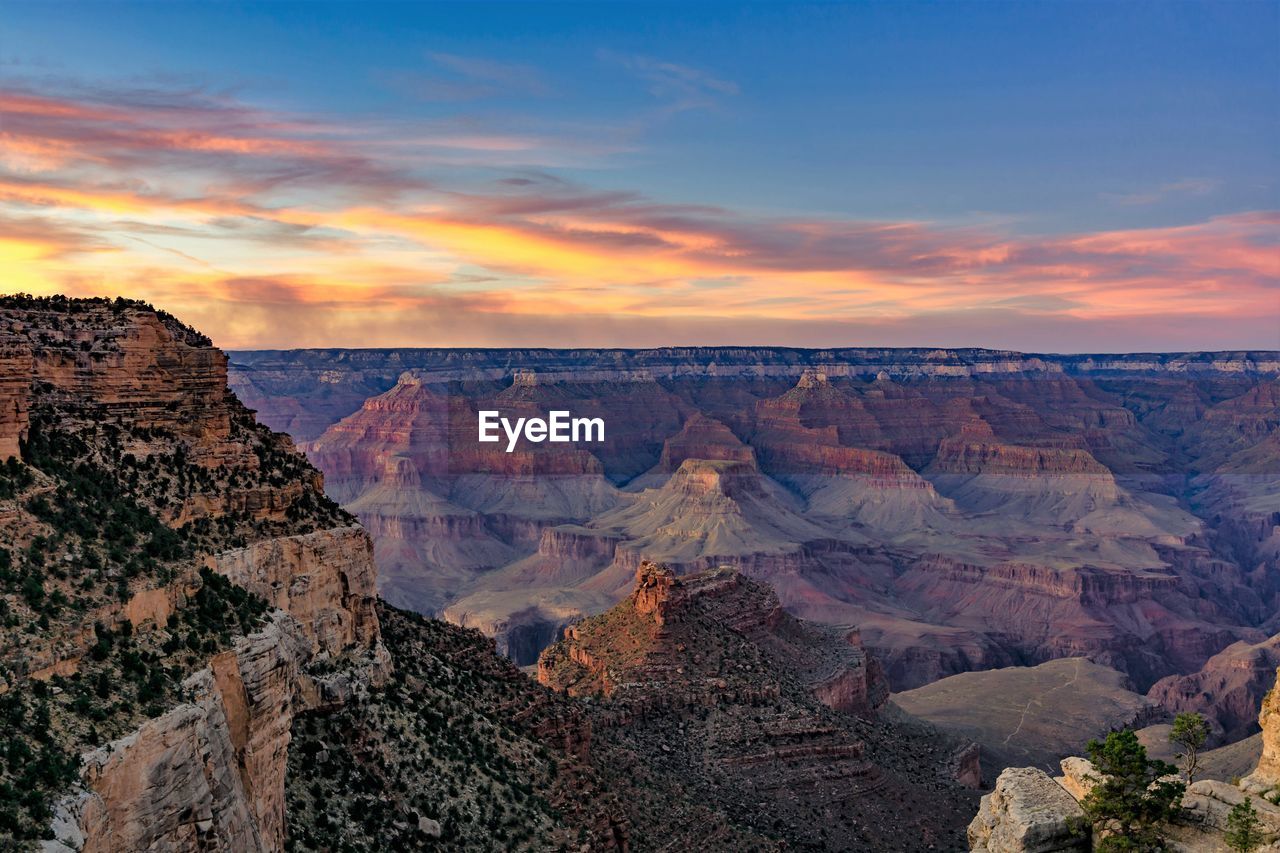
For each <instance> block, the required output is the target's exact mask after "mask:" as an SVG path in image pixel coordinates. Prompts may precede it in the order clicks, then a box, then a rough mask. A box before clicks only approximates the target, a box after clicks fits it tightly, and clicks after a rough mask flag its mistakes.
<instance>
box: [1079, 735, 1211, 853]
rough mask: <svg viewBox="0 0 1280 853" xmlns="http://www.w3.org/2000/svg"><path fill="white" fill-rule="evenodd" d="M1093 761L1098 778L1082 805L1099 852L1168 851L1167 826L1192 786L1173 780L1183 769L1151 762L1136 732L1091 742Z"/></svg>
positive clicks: (1089, 748) (1090, 750)
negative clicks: (1096, 839)
mask: <svg viewBox="0 0 1280 853" xmlns="http://www.w3.org/2000/svg"><path fill="white" fill-rule="evenodd" d="M1087 750H1088V753H1089V760H1090V761H1092V762H1093V765H1094V767H1095V768H1096V769H1097V771H1098V775H1097V776H1095V777H1092V781H1094V782H1095V785H1094V787H1093V790H1091V791H1090V792H1089V793H1088V794H1087V795H1086V796H1085V798H1084V799H1083V800H1082V801H1081V802H1080V806H1081V807H1082V808H1083V809H1084V813H1085V819H1086V820H1088V821H1089V822H1090V823H1092V824H1093V828H1094V833H1095V835H1094V837H1095V838H1098V839H1100V840H1099V841H1098V843H1097V845H1096V847H1095V849H1096V850H1098V851H1101V853H1153V852H1154V851H1159V850H1163V849H1164V839H1163V837H1162V834H1161V827H1162V825H1164V824H1166V823H1168V822H1169V821H1171V820H1174V819H1175V818H1177V817H1178V815H1179V813H1180V812H1181V803H1182V795H1183V793H1184V792H1185V791H1186V785H1185V784H1183V783H1182V782H1180V781H1178V780H1176V779H1174V778H1170V777H1172V776H1173V775H1174V774H1176V773H1177V772H1178V769H1177V768H1176V767H1174V766H1173V765H1171V764H1168V763H1167V762H1164V761H1158V760H1156V759H1152V758H1148V757H1147V750H1146V748H1145V747H1144V746H1143V745H1142V744H1141V743H1140V742H1139V741H1138V736H1137V735H1136V734H1134V733H1133V732H1132V731H1131V730H1128V729H1126V730H1125V731H1121V732H1112V733H1111V734H1109V735H1107V737H1106V740H1102V741H1098V740H1091V741H1089V743H1088V745H1087Z"/></svg>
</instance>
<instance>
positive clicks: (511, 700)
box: [286, 604, 777, 853]
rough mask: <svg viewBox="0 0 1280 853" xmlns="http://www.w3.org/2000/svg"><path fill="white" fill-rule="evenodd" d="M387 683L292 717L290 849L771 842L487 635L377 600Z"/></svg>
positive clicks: (748, 847) (747, 847)
mask: <svg viewBox="0 0 1280 853" xmlns="http://www.w3.org/2000/svg"><path fill="white" fill-rule="evenodd" d="M378 614H379V619H380V620H381V623H382V637H383V642H384V643H385V644H386V645H387V648H388V650H389V651H390V652H391V657H392V659H393V660H394V661H395V662H396V670H395V672H394V674H393V676H392V678H391V680H390V681H389V682H388V683H387V684H386V685H385V686H384V687H382V688H379V689H376V690H372V691H371V692H370V693H369V694H368V695H367V696H364V697H360V698H357V699H356V700H354V701H352V702H350V703H348V704H347V705H346V706H345V707H344V708H342V709H340V710H337V711H328V712H325V711H317V712H312V713H309V714H305V715H302V716H300V717H298V718H297V719H295V721H294V726H293V732H292V735H293V738H292V741H291V744H290V749H289V767H288V775H287V784H288V790H287V792H286V800H287V802H286V814H287V816H288V821H289V827H288V840H287V849H289V850H292V851H297V853H303V851H337V850H343V851H374V850H377V851H381V850H413V849H422V848H424V847H425V848H427V849H442V850H469V851H491V850H492V851H507V850H550V851H555V850H573V851H577V850H582V849H592V850H595V849H609V848H611V846H612V845H613V843H614V842H615V841H616V840H617V839H618V838H619V837H625V838H627V839H629V841H630V843H631V845H632V846H633V847H634V849H662V848H667V847H668V846H670V847H669V849H678V848H679V847H682V846H689V847H697V845H698V844H702V845H703V846H702V849H725V850H740V851H744V853H746V851H753V850H762V849H768V850H773V849H777V844H776V842H769V841H766V840H764V839H762V838H760V837H759V836H757V835H754V834H752V833H749V832H744V831H740V830H739V829H737V828H735V827H733V826H731V825H729V824H728V823H727V821H726V819H725V817H724V815H723V814H721V813H719V812H714V811H711V810H710V809H708V808H707V807H706V806H705V805H699V804H697V802H696V798H695V797H693V796H691V795H690V792H689V791H687V790H685V789H684V787H683V782H682V780H680V779H679V778H677V777H674V776H672V775H668V774H664V773H661V772H657V771H655V768H654V767H653V765H652V764H650V763H649V761H648V760H647V758H646V757H645V756H643V755H638V754H636V753H635V752H633V751H631V750H629V749H627V748H625V747H622V746H620V745H619V744H616V743H611V742H609V741H607V740H601V739H599V738H597V737H596V736H595V735H593V734H592V731H593V728H592V724H591V720H592V716H593V714H594V713H595V712H596V710H600V711H602V712H604V713H607V711H606V710H605V709H595V708H594V707H593V706H591V705H587V704H583V703H581V702H578V701H575V700H571V699H569V698H567V697H565V696H564V695H563V694H559V693H554V692H552V691H550V690H548V689H546V688H544V687H542V686H540V685H539V684H538V683H537V682H535V681H534V680H533V679H531V678H529V677H528V676H527V675H525V674H524V673H522V672H521V671H520V670H518V669H517V668H516V667H515V666H514V665H513V664H512V663H511V662H510V661H508V660H506V659H505V658H502V657H499V656H498V655H497V654H496V653H495V652H494V647H493V641H492V640H490V639H488V638H486V637H484V636H483V635H481V634H480V633H479V632H477V631H474V630H469V629H463V628H458V627H456V626H454V625H450V624H448V623H445V622H440V621H436V620H432V619H427V618H424V617H422V616H419V615H417V614H413V613H408V612H406V611H402V610H398V609H396V608H393V607H390V606H388V605H386V604H380V605H379V610H378Z"/></svg>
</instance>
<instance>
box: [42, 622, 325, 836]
mask: <svg viewBox="0 0 1280 853" xmlns="http://www.w3.org/2000/svg"><path fill="white" fill-rule="evenodd" d="M310 657H311V652H310V644H309V642H308V641H307V639H306V637H305V635H304V634H303V631H302V630H301V626H300V625H299V624H298V623H297V622H295V621H294V620H292V619H290V618H289V617H288V616H286V615H284V614H283V613H279V614H277V616H276V617H275V618H274V619H273V621H272V622H271V624H270V625H269V626H268V627H267V628H266V629H265V630H263V631H261V632H259V633H256V634H253V635H251V636H249V637H247V638H245V639H243V640H241V641H240V642H238V643H237V645H236V648H235V650H234V651H231V652H225V653H223V654H220V655H218V656H217V657H215V658H214V659H213V660H211V661H210V662H209V666H208V667H206V668H205V669H203V670H201V671H199V672H197V673H196V674H195V675H192V676H191V677H190V678H188V679H187V681H186V682H185V684H184V685H183V686H184V687H185V688H186V689H187V690H188V691H190V693H191V695H192V698H191V700H190V701H188V702H185V703H183V704H181V705H179V706H177V707H176V708H174V709H172V710H170V711H169V712H167V713H165V714H163V715H162V716H160V717H157V718H156V719H153V720H150V721H148V722H147V723H145V724H144V725H143V726H142V728H140V729H138V730H137V731H136V732H134V733H132V734H130V735H128V736H127V737H125V738H122V739H120V740H118V741H115V742H113V743H110V744H108V745H107V746H105V747H102V748H101V749H98V750H95V751H94V752H91V753H89V754H87V755H85V756H84V757H83V762H84V770H83V772H82V780H83V784H84V788H83V789H82V790H81V791H79V792H77V793H74V794H72V795H70V796H69V797H67V798H66V799H64V800H63V801H62V802H61V803H60V804H59V806H58V813H59V814H58V820H57V823H55V831H59V830H60V831H61V832H62V833H65V834H60V835H59V840H60V842H61V844H62V845H63V846H62V847H59V846H58V845H56V844H53V845H47V849H49V850H54V851H56V850H59V849H67V848H69V849H72V850H82V851H84V852H85V853H109V851H117V850H181V849H186V850H195V849H214V850H218V849H220V850H244V851H259V850H261V851H268V850H280V849H283V846H284V771H285V761H286V757H287V749H288V744H289V726H290V725H291V723H292V720H293V714H294V712H295V711H296V710H299V709H300V707H301V704H302V703H301V702H300V701H299V697H300V696H301V695H302V691H301V690H300V689H299V680H300V679H301V678H302V668H303V666H304V664H305V663H306V662H307V661H308V660H309V659H310Z"/></svg>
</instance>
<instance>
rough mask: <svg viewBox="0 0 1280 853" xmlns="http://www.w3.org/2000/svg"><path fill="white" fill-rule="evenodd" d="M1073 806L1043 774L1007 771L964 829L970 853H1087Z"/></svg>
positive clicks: (1080, 813) (1087, 842)
mask: <svg viewBox="0 0 1280 853" xmlns="http://www.w3.org/2000/svg"><path fill="white" fill-rule="evenodd" d="M1083 817H1084V812H1083V811H1081V809H1080V805H1079V803H1077V802H1076V800H1075V798H1074V797H1072V796H1071V794H1069V793H1067V790H1066V789H1065V788H1063V787H1062V786H1061V785H1059V784H1058V783H1057V782H1055V781H1053V779H1051V778H1049V775H1048V774H1047V773H1045V772H1044V771H1043V770H1039V769H1037V768H1034V767H1010V768H1008V769H1006V770H1005V771H1004V772H1003V773H1001V774H1000V778H999V779H997V780H996V786H995V789H994V790H992V792H991V793H990V794H987V795H986V796H984V797H983V798H982V805H981V807H980V808H979V810H978V816H977V817H975V818H974V819H973V822H972V823H970V824H969V845H970V847H971V848H972V849H973V851H974V853H1066V851H1082V853H1084V851H1088V850H1089V849H1090V839H1089V831H1088V829H1087V828H1084V827H1083V825H1081V824H1080V823H1078V821H1080V819H1081V818H1083Z"/></svg>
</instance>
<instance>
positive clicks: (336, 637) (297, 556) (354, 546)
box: [209, 527, 378, 655]
mask: <svg viewBox="0 0 1280 853" xmlns="http://www.w3.org/2000/svg"><path fill="white" fill-rule="evenodd" d="M209 563H210V567H211V568H213V569H214V570H216V571H217V572H219V573H220V574H223V575H226V576H227V577H228V578H229V579H230V580H232V581H233V582H235V583H237V584H239V585H240V586H243V587H244V588H245V589H248V590H249V591H251V592H254V593H257V594H258V595H260V596H262V597H263V598H265V599H266V600H267V602H268V603H269V604H271V605H272V606H273V607H277V608H279V609H281V610H284V611H286V612H287V613H289V614H290V615H291V616H293V617H294V618H295V619H297V620H298V621H299V622H300V623H302V626H303V628H304V630H305V631H306V633H307V635H308V636H309V637H310V639H311V641H312V644H313V646H314V648H315V650H316V651H318V652H319V651H324V652H328V653H330V654H334V655H336V654H341V653H342V652H344V651H347V650H349V649H353V648H365V649H367V648H372V647H373V645H374V644H375V642H376V640H377V637H378V616H377V613H376V612H375V610H374V599H375V596H376V595H377V593H376V591H375V585H376V580H377V570H376V569H375V567H374V564H373V546H372V545H371V544H370V542H369V537H368V535H367V534H366V533H365V532H364V530H362V529H360V528H359V527H342V528H336V529H332V530H321V531H317V532H315V533H307V534H302V535H299V536H288V537H281V538H275V539H267V540H264V541H262V542H256V543H254V544H251V545H249V546H248V547H246V548H240V549H237V550H234V551H225V552H223V553H221V554H218V555H217V556H215V557H212V558H210V560H209Z"/></svg>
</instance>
